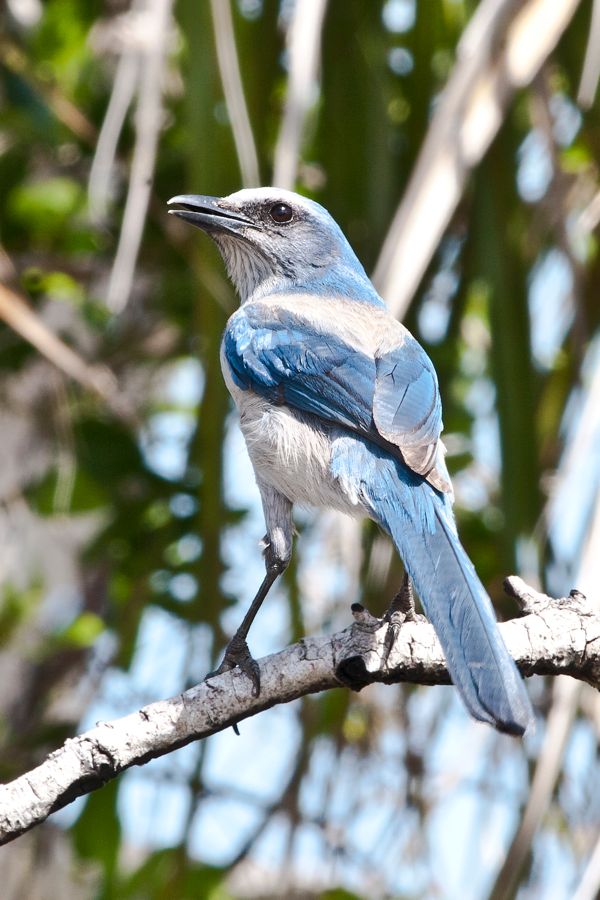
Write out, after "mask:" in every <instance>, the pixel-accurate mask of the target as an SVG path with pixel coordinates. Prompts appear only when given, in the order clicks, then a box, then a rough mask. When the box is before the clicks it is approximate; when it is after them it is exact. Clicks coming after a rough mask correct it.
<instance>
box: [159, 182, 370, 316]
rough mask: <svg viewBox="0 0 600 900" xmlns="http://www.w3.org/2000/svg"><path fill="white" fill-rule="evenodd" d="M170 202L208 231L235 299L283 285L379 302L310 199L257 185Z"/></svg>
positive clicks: (174, 209)
mask: <svg viewBox="0 0 600 900" xmlns="http://www.w3.org/2000/svg"><path fill="white" fill-rule="evenodd" d="M169 204H170V205H171V206H172V208H171V209H170V210H169V212H171V213H172V214H173V215H175V216H179V218H181V219H185V221H186V222H190V223H191V224H192V225H196V226H197V227H198V228H202V229H203V231H206V232H207V234H209V235H210V236H211V237H212V238H213V240H214V241H215V243H216V244H217V246H218V248H219V250H220V251H221V254H222V256H223V259H224V260H225V264H226V266H227V271H228V272H229V276H230V278H231V280H232V281H233V283H234V285H235V287H236V290H237V291H238V293H239V295H240V299H241V301H242V303H245V302H246V301H247V300H251V299H252V300H256V299H259V298H262V297H266V296H268V295H269V294H275V293H286V292H289V291H310V292H311V293H322V294H323V295H327V296H338V297H339V296H342V297H351V298H353V299H357V300H363V301H367V302H371V303H377V304H378V305H379V304H382V303H383V301H382V300H381V299H380V298H379V296H378V295H377V293H376V291H375V289H374V288H373V286H372V284H371V282H370V281H369V279H368V277H367V275H366V273H365V270H364V269H363V267H362V265H361V264H360V262H359V261H358V259H357V258H356V256H355V254H354V252H353V250H352V248H351V247H350V245H349V243H348V241H347V240H346V238H345V237H344V235H343V233H342V231H341V229H340V227H339V226H338V225H337V223H336V222H335V221H334V220H333V219H332V218H331V216H330V215H329V213H328V212H327V210H326V209H324V208H323V207H322V206H320V205H319V204H318V203H315V202H314V201H313V200H308V199H307V198H306V197H301V196H300V195H299V194H294V193H292V191H284V190H280V189H279V188H272V187H263V188H247V189H245V190H242V191H238V192H237V193H235V194H230V195H229V196H228V197H205V196H201V195H196V194H183V195H181V196H178V197H173V198H172V199H171V200H169Z"/></svg>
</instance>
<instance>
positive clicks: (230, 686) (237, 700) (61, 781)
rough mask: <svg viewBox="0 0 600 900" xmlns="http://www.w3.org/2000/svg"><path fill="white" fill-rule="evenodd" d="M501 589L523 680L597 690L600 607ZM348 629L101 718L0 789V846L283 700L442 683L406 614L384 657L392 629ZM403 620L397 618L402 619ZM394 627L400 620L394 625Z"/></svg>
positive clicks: (368, 620) (377, 624) (358, 616)
mask: <svg viewBox="0 0 600 900" xmlns="http://www.w3.org/2000/svg"><path fill="white" fill-rule="evenodd" d="M505 587H506V590H507V592H508V593H510V594H511V595H512V596H513V597H515V598H516V599H517V600H518V602H519V604H520V606H521V608H522V610H523V612H524V613H525V615H524V616H523V617H522V618H520V619H513V620H511V621H510V622H506V623H503V624H501V625H500V629H501V631H502V634H503V637H504V639H505V641H506V644H507V646H508V649H509V651H510V653H511V654H512V655H513V656H514V658H515V659H516V661H517V665H518V666H519V669H520V670H521V672H522V673H523V674H524V675H533V674H540V675H571V676H573V677H574V678H577V679H580V680H582V681H586V682H588V683H589V684H591V685H593V686H594V687H599V686H600V609H599V608H597V607H595V606H594V605H593V604H592V603H591V602H589V601H588V600H586V598H585V597H584V596H583V595H582V594H580V593H579V592H578V591H572V592H571V594H570V596H569V597H564V598H562V599H559V600H554V599H552V598H551V597H548V596H546V595H545V594H540V593H538V592H537V591H535V590H533V589H532V588H530V587H528V585H526V584H525V583H524V582H523V581H522V580H521V579H520V578H516V577H512V578H510V579H507V581H506V583H505ZM353 615H354V620H355V621H354V623H353V624H352V625H351V626H350V627H348V628H346V629H345V630H344V631H340V632H338V633H337V634H334V635H333V636H331V637H312V638H305V639H303V640H301V641H299V642H298V643H297V644H293V645H292V646H290V647H287V648H286V649H285V650H282V651H281V652H280V653H274V654H273V655H271V656H267V657H265V658H264V659H262V660H260V663H259V665H260V671H261V693H260V696H259V697H254V696H253V694H252V685H251V683H250V681H249V680H248V679H247V678H246V677H245V676H244V675H243V674H242V673H241V672H239V670H237V669H236V670H234V671H232V672H227V673H225V674H223V675H220V676H218V677H214V678H211V679H210V681H204V682H202V683H201V684H199V685H197V686H196V687H193V688H191V689H190V690H188V691H185V693H183V694H179V695H178V696H177V697H172V698H170V699H168V700H160V701H158V702H157V703H151V704H150V705H149V706H145V707H144V708H143V709H141V710H139V711H138V712H135V713H132V714H130V715H128V716H124V717H123V718H120V719H115V720H113V721H112V722H102V723H100V724H98V725H97V726H96V727H95V728H92V729H91V730H90V731H87V732H85V733H84V734H81V735H79V736H78V737H75V738H70V739H69V740H67V741H66V742H65V744H64V745H63V746H62V747H61V748H59V749H58V750H56V751H54V752H53V753H51V754H50V756H48V757H47V759H46V760H45V761H44V762H43V763H42V764H41V765H40V766H38V767H37V768H36V769H33V770H32V771H31V772H27V773H26V774H24V775H22V776H20V777H19V778H17V779H15V780H14V781H12V782H10V783H9V784H6V785H3V786H2V787H0V843H8V842H9V841H11V840H13V839H14V838H16V837H18V836H19V835H20V834H22V833H23V832H25V831H28V830H29V829H30V828H33V827H34V826H35V825H38V824H40V823H41V822H43V821H44V820H45V819H46V818H47V817H48V816H49V815H50V814H51V813H52V812H55V811H56V810H58V809H61V808H62V807H63V806H66V805H67V804H69V803H71V802H72V801H73V800H75V799H76V797H80V796H82V795H83V794H87V793H90V792H91V791H93V790H96V789H97V788H99V787H102V785H104V784H105V783H106V782H107V781H110V780H111V779H112V778H115V777H116V776H117V775H119V774H120V773H121V772H123V771H124V770H125V769H128V768H129V767H130V766H134V765H143V764H144V763H146V762H148V760H150V759H154V758H155V757H158V756H162V755H164V754H165V753H170V752H171V751H172V750H175V749H177V748H178V747H182V746H184V745H185V744H188V743H190V742H191V741H194V740H199V739H201V738H205V737H208V736H209V735H211V734H214V733H215V732H217V731H222V730H223V729H225V728H228V727H229V726H231V725H234V724H236V723H237V722H240V721H241V720H242V719H246V718H248V717H249V716H253V715H255V714H256V713H258V712H261V711H262V710H264V709H268V708H270V707H272V706H275V705H277V704H280V703H288V702H289V701H290V700H295V699H297V698H298V697H302V696H305V695H306V694H312V693H317V692H320V691H324V690H329V689H331V688H334V687H340V686H344V685H346V686H348V687H351V688H352V689H353V690H360V689H361V688H363V687H365V686H366V685H367V684H371V683H373V682H385V683H386V684H390V683H394V682H412V683H416V684H448V682H449V679H448V673H447V671H446V667H445V664H444V656H443V654H442V651H441V648H440V645H439V643H438V640H437V637H436V636H435V633H434V631H433V628H432V627H431V625H429V623H427V622H426V621H425V620H424V619H423V618H422V617H421V616H416V617H414V616H412V615H411V613H410V611H408V612H407V613H406V618H405V621H404V622H403V623H401V626H400V627H399V628H398V629H396V630H397V635H396V640H395V643H394V645H393V646H392V648H391V651H390V652H389V655H388V650H389V643H388V642H386V635H387V633H388V626H387V625H386V624H382V622H381V620H380V619H376V618H375V617H374V616H372V615H371V614H370V613H369V612H368V611H367V610H365V609H364V608H363V607H362V606H359V605H358V604H356V605H355V606H354V607H353ZM396 615H400V617H401V618H402V617H403V615H404V614H403V613H398V614H396ZM396 624H397V620H396Z"/></svg>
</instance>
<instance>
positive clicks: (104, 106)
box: [0, 0, 600, 900]
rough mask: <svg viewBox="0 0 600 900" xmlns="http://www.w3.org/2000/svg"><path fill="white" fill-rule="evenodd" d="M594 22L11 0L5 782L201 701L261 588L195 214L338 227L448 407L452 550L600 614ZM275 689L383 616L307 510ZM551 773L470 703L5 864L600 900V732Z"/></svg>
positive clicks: (242, 740)
mask: <svg viewBox="0 0 600 900" xmlns="http://www.w3.org/2000/svg"><path fill="white" fill-rule="evenodd" d="M599 68H600V3H599V2H598V0H595V2H591V0H584V2H577V0H563V2H561V3H556V2H555V0H519V2H515V0H482V2H480V3H479V4H478V3H475V2H472V0H423V2H420V3H417V2H416V0H372V2H361V0H344V2H342V0H330V2H329V3H327V2H326V0H296V2H293V0H210V2H209V0H205V2H198V0H177V2H171V0H86V2H78V0H46V2H40V0H6V3H5V4H4V6H3V8H2V11H0V323H1V324H0V367H1V377H0V396H1V403H0V434H1V435H2V438H1V441H0V592H1V593H0V642H1V645H2V653H1V655H0V711H1V720H0V722H1V727H0V745H1V750H0V778H1V779H2V780H9V779H11V778H13V777H15V776H17V775H18V774H20V773H22V772H24V771H27V770H28V769H29V768H31V767H33V766H34V765H36V764H37V763H38V762H39V761H41V759H43V757H44V756H45V755H46V754H47V753H48V752H50V751H51V750H53V749H55V748H56V747H57V746H59V745H60V744H61V742H62V741H63V740H64V739H66V738H67V737H68V736H69V735H72V734H75V733H77V732H78V731H80V730H82V729H85V728H86V727H90V726H92V725H93V724H94V723H95V722H96V721H98V720H101V719H102V720H105V719H111V718H115V717H117V716H119V715H123V714H125V713H127V712H130V711H133V710H135V709H137V708H139V706H140V705H142V704H145V703H148V702H150V701H152V700H155V699H159V698H161V697H166V696H169V695H172V694H174V693H176V692H178V691H180V690H182V689H183V688H185V687H187V686H190V685H192V684H194V683H195V682H197V681H198V680H200V679H201V678H202V677H203V675H204V673H205V672H206V671H208V670H209V669H210V668H211V667H212V666H214V664H215V662H216V661H217V660H218V658H219V656H220V654H221V653H222V649H223V647H224V645H225V643H226V641H227V638H228V636H230V635H231V633H232V632H233V631H234V630H235V627H236V625H237V624H238V622H239V620H240V618H241V616H242V614H243V610H244V609H245V608H246V605H247V603H248V602H249V600H250V598H251V597H252V596H253V594H254V591H255V588H256V586H257V585H258V583H259V580H260V578H261V577H262V572H263V566H262V559H261V556H260V552H259V549H258V541H259V539H260V538H261V536H262V534H263V522H262V514H261V510H260V506H259V501H258V494H257V491H256V488H255V486H254V480H253V476H252V471H251V468H250V464H249V461H248V458H247V456H246V451H245V448H244V446H243V441H242V438H241V436H240V433H239V430H238V427H237V423H236V419H235V416H234V415H233V413H232V410H231V405H230V402H229V399H228V395H227V393H226V390H225V387H224V385H223V382H222V379H221V373H220V368H219V363H218V349H219V340H220V335H221V332H222V330H223V327H224V323H225V321H226V319H227V316H228V315H229V314H230V313H231V312H232V311H233V310H234V309H235V307H236V298H235V296H234V295H233V293H232V290H231V287H230V285H229V283H228V281H227V279H226V277H225V273H224V269H223V266H222V263H221V260H220V257H219V255H218V253H217V251H216V249H215V248H214V247H213V246H212V244H211V243H210V241H209V240H208V239H206V237H205V236H203V235H202V234H200V233H199V232H197V231H194V230H193V229H190V228H187V227H186V226H185V225H184V224H183V223H181V222H179V221H177V220H174V218H173V217H169V216H167V214H166V207H165V204H166V201H167V200H168V198H169V197H171V196H173V195H175V194H180V193H205V194H216V195H223V194H228V193H231V192H232V191H235V190H237V189H239V188H240V187H242V186H244V185H256V184H269V183H276V184H279V185H281V186H285V187H290V188H295V189H297V190H299V191H301V192H303V193H305V194H307V195H309V196H311V197H314V198H315V199H317V200H318V201H319V202H321V203H322V204H323V205H325V206H326V207H327V208H328V209H329V210H330V212H331V213H332V215H333V216H334V217H335V218H336V219H337V221H338V222H339V223H340V225H341V226H342V228H343V229H344V231H345V232H346V234H347V235H348V237H349V239H350V241H351V243H352V244H353V246H354V248H355V250H356V251H357V253H358V255H359V257H360V258H361V260H362V261H363V263H364V264H365V267H366V268H367V270H368V271H370V272H374V277H375V279H376V283H377V285H378V287H379V289H380V291H381V292H382V294H383V296H384V297H385V299H386V300H387V301H388V302H389V304H390V307H391V308H392V309H393V310H394V312H395V314H397V315H398V316H400V317H401V318H402V319H403V320H404V321H405V322H406V324H407V325H408V327H409V328H410V329H411V330H412V331H413V332H414V333H415V335H416V336H417V337H418V338H419V340H420V341H421V342H422V343H423V345H424V346H425V348H426V349H427V351H428V353H429V354H430V356H431V358H432V359H433V361H434V363H435V365H436V368H437V371H438V374H439V379H440V383H441V390H442V397H443V404H444V424H445V440H446V443H447V446H448V450H449V455H448V463H449V466H450V470H451V473H452V475H453V478H454V484H455V488H456V496H457V501H456V511H457V517H458V520H459V529H460V532H461V535H462V538H463V541H464V543H465V545H466V548H467V550H468V552H469V554H470V556H471V558H472V559H473V561H474V563H475V565H476V567H477V569H478V571H479V574H480V575H481V577H482V579H483V581H484V583H485V584H486V585H487V588H488V590H489V592H490V594H491V596H492V598H493V599H494V602H495V604H496V608H497V611H498V615H499V617H501V618H502V617H511V616H513V615H515V614H516V610H515V607H514V603H513V602H512V601H509V600H507V599H506V598H504V597H503V595H502V587H501V585H502V579H503V577H504V576H505V575H507V574H510V573H512V572H517V573H519V574H521V575H522V576H523V577H525V578H526V579H527V580H529V582H530V583H532V584H534V585H537V586H541V587H543V588H544V589H547V590H548V591H549V592H551V593H552V594H554V595H556V596H561V595H564V594H565V593H567V592H568V591H569V589H570V588H572V587H574V586H577V587H578V588H580V589H581V590H584V591H589V592H590V594H591V595H593V594H594V593H595V594H597V593H598V591H599V584H600V571H599V569H600V554H599V553H598V549H597V548H598V547H600V543H599V542H600V504H599V502H598V483H599V479H600V452H599V450H598V448H599V447H600V333H599V325H600V304H599V302H598V296H599V294H600V258H599V255H598V223H599V222H600V175H599V171H598V160H600V114H599V110H598V105H597V104H595V103H594V96H595V91H596V83H597V80H598V73H599ZM297 526H298V531H299V536H298V539H297V543H296V553H295V557H294V562H293V565H292V566H291V568H290V570H289V571H288V572H287V573H286V576H285V578H284V579H283V581H282V583H281V584H280V585H279V586H278V587H277V588H276V589H275V590H273V591H272V594H271V595H270V597H269V599H268V601H267V602H266V604H265V606H264V608H263V610H262V611H261V614H260V616H259V619H258V621H257V623H256V626H255V628H254V629H253V631H252V633H251V640H250V645H251V648H252V650H253V652H254V654H255V655H256V656H261V655H264V654H265V653H268V652H272V651H275V650H277V649H280V648H282V647H283V646H285V645H286V644H287V643H288V642H290V641H294V640H297V639H298V638H299V637H300V636H302V635H303V634H316V633H319V632H330V631H332V630H334V629H337V628H340V627H344V626H345V625H346V624H348V623H349V621H350V613H349V606H350V604H351V603H352V602H353V601H355V600H358V599H360V600H361V601H362V602H363V603H365V604H366V605H367V606H368V607H369V608H370V609H371V610H372V611H373V612H374V613H380V612H381V611H382V610H383V609H384V608H385V606H386V604H387V601H388V600H389V598H390V597H391V595H392V594H393V593H394V591H395V590H396V588H397V587H398V584H399V579H400V577H401V567H400V563H399V561H398V560H397V559H396V558H395V557H394V555H393V554H392V551H391V547H390V545H389V543H388V542H387V540H386V539H384V538H383V537H382V536H381V535H380V534H379V533H378V532H377V531H376V530H375V529H374V528H372V527H371V526H370V525H364V526H358V525H357V524H356V523H353V522H351V521H349V520H344V519H343V518H341V517H338V516H334V515H333V514H331V515H329V514H328V515H320V516H316V515H314V514H312V513H309V512H302V511H300V512H299V513H298V515H297ZM529 687H530V690H531V695H532V698H533V700H534V703H535V706H536V709H537V711H538V727H537V731H536V733H535V734H534V735H531V736H529V737H528V738H527V739H526V740H525V741H524V742H518V741H514V740H511V739H510V738H507V737H503V736H500V735H498V734H496V733H494V732H492V730H491V729H489V728H486V727H484V726H481V725H477V724H476V723H474V722H473V721H471V720H470V719H469V718H468V717H467V715H466V713H465V711H464V709H463V707H462V706H461V704H460V702H459V701H458V699H457V697H456V695H455V692H454V691H453V690H452V688H449V687H435V688H428V687H415V686H394V687H385V686H383V685H376V686H372V687H370V688H368V689H366V690H364V691H363V692H362V693H360V694H357V695H351V694H350V693H349V692H347V691H345V690H339V691H333V692H329V693H326V694H322V695H320V696H314V697H306V698H304V699H303V700H302V701H299V702H297V703H294V704H292V705H290V706H284V707H280V708H276V709H272V710H270V711H268V712H266V713H264V714H262V715H260V716H259V717H257V718H255V719H252V720H249V721H246V722H243V723H242V725H241V728H240V731H241V736H240V737H236V735H235V734H234V733H233V731H232V730H229V731H227V732H226V733H223V734H218V735H215V736H214V737H212V738H210V739H209V740H207V741H205V742H203V743H201V744H194V745H191V746H188V747H186V748H184V749H181V750H179V751H177V752H176V753H174V754H171V755H169V756H168V757H165V758H163V759H160V760H156V761H154V762H151V763H149V764H148V765H146V766H145V767H143V768H140V769H135V770H130V771H128V772H127V773H125V775H124V776H122V777H121V778H119V779H118V781H116V782H113V783H111V784H109V785H107V786H106V787H105V788H104V789H102V790H100V791H97V792H96V793H94V794H92V795H91V796H89V797H87V798H82V799H80V800H79V801H77V802H76V803H74V804H72V805H71V806H70V807H68V808H67V809H65V810H63V811H61V812H60V813H58V814H56V815H55V816H53V817H52V819H51V820H50V821H49V822H47V823H46V824H44V825H43V826H42V827H40V828H37V829H36V830H34V831H33V832H31V833H29V834H28V835H25V836H24V837H22V838H20V839H19V840H18V841H17V842H15V843H13V844H11V845H9V846H7V847H4V848H3V849H2V850H1V851H0V878H1V879H2V884H3V889H2V895H3V897H4V898H8V900H12V898H19V900H20V898H24V897H27V898H50V897H52V898H54V897H69V898H76V900H77V898H141V900H143V898H167V897H168V898H184V900H186V898H211V900H226V898H237V897H240V898H245V897H249V898H250V897H252V898H278V897H297V898H304V897H306V898H309V897H323V898H329V900H337V898H339V900H343V898H353V897H358V898H384V897H411V898H421V897H440V898H467V900H470V898H473V900H476V898H485V897H494V898H496V900H499V898H504V897H513V896H518V897H519V898H573V897H576V898H577V900H584V898H590V900H591V898H593V897H595V896H596V894H597V891H598V887H599V885H600V871H599V870H600V842H599V834H600V791H599V790H598V786H599V784H600V780H599V760H598V735H599V733H600V702H599V698H598V694H597V693H596V692H595V691H593V690H592V689H591V688H589V687H587V686H582V685H578V684H576V683H574V682H571V681H569V680H567V679H554V680H553V679H548V680H544V679H541V678H538V679H532V680H531V681H530V683H529Z"/></svg>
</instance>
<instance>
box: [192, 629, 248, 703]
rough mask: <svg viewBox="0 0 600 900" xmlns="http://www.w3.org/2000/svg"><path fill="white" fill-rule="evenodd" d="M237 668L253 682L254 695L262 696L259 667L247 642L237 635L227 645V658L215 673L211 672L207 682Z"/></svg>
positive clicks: (225, 657) (224, 658)
mask: <svg viewBox="0 0 600 900" xmlns="http://www.w3.org/2000/svg"><path fill="white" fill-rule="evenodd" d="M236 666H238V667H239V669H240V671H241V672H243V673H244V675H246V677H247V678H249V679H250V681H251V682H252V695H253V696H254V697H258V696H259V694H260V668H259V665H258V663H257V662H256V660H255V659H254V657H253V656H252V654H251V653H250V650H249V648H248V644H247V643H246V641H245V640H244V639H243V638H239V637H238V636H237V635H234V636H233V638H232V639H231V641H230V642H229V644H228V645H227V649H226V650H225V656H224V657H223V660H222V662H221V663H220V665H219V666H218V668H216V669H215V670H214V672H209V673H208V675H207V676H206V679H205V680H208V679H209V678H214V677H215V676H216V675H222V674H223V673H224V672H230V671H231V670H232V669H235V667H236Z"/></svg>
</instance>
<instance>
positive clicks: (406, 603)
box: [382, 572, 416, 663]
mask: <svg viewBox="0 0 600 900" xmlns="http://www.w3.org/2000/svg"><path fill="white" fill-rule="evenodd" d="M415 618H416V614H415V598H414V596H413V589H412V584H411V581H410V578H409V576H408V573H407V572H405V573H404V577H403V579H402V585H401V587H400V590H399V591H398V593H397V594H396V596H395V597H394V598H393V599H392V602H391V603H390V605H389V606H388V608H387V610H386V611H385V613H384V614H383V619H382V621H383V623H384V624H386V623H387V626H388V629H387V633H386V636H385V642H384V648H385V649H384V662H386V663H387V661H388V658H389V655H390V653H391V650H392V647H393V646H394V643H395V641H396V639H397V637H398V632H399V631H400V627H401V626H402V625H403V624H404V622H414V621H415Z"/></svg>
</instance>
